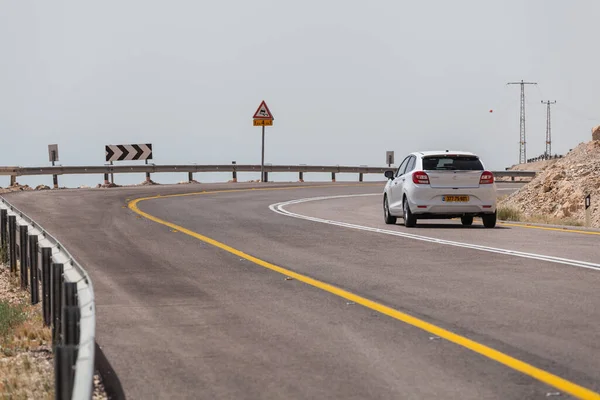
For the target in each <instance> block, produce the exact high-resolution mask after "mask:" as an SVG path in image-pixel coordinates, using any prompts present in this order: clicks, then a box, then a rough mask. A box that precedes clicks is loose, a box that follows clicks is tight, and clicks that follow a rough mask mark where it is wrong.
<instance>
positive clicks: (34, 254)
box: [29, 235, 40, 304]
mask: <svg viewBox="0 0 600 400" xmlns="http://www.w3.org/2000/svg"><path fill="white" fill-rule="evenodd" d="M29 270H30V271H29V276H30V279H31V281H30V286H31V304H37V303H39V301H40V299H39V297H40V296H39V290H40V286H39V285H40V284H39V280H38V276H39V274H38V271H39V270H38V237H37V235H30V236H29Z"/></svg>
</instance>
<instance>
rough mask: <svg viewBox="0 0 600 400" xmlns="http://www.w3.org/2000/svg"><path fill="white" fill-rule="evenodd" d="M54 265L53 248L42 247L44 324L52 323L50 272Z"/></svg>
mask: <svg viewBox="0 0 600 400" xmlns="http://www.w3.org/2000/svg"><path fill="white" fill-rule="evenodd" d="M51 267H52V248H51V247H42V311H43V313H42V314H43V315H44V325H46V326H50V325H52V302H51V300H50V299H51V296H50V291H51V288H52V286H50V274H51V269H50V268H51Z"/></svg>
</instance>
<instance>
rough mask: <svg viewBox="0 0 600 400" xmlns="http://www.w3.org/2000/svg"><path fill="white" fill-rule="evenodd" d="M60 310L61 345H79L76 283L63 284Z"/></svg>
mask: <svg viewBox="0 0 600 400" xmlns="http://www.w3.org/2000/svg"><path fill="white" fill-rule="evenodd" d="M63 293H64V296H63V308H62V339H63V344H70V345H77V344H79V317H80V314H79V307H78V306H77V283H76V282H65V283H64V291H63Z"/></svg>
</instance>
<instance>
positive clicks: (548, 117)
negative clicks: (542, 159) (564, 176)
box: [542, 100, 556, 158]
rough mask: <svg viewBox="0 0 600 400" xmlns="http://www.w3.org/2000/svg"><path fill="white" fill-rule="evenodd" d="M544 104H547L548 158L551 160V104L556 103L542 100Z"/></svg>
mask: <svg viewBox="0 0 600 400" xmlns="http://www.w3.org/2000/svg"><path fill="white" fill-rule="evenodd" d="M542 104H546V106H547V107H548V108H547V111H546V157H547V158H549V157H551V156H552V134H551V131H552V129H551V125H550V104H556V101H550V100H548V101H544V100H542Z"/></svg>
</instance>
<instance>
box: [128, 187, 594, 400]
mask: <svg viewBox="0 0 600 400" xmlns="http://www.w3.org/2000/svg"><path fill="white" fill-rule="evenodd" d="M324 186H330V187H331V186H334V185H323V186H311V187H312V188H317V187H324ZM335 186H341V185H335ZM346 186H350V185H346ZM352 186H356V185H352ZM361 186H362V185H361ZM365 186H366V185H365ZM298 188H308V187H307V186H297V187H283V188H258V189H233V190H219V191H206V192H195V193H183V194H172V195H165V196H160V195H158V196H152V197H143V198H138V199H135V200H132V201H130V202H129V203H128V206H129V208H130V209H131V210H132V211H133V212H135V213H137V214H139V215H141V216H143V217H144V218H147V219H149V220H150V221H153V222H156V223H158V224H161V225H164V226H167V227H169V228H171V229H174V230H177V231H179V232H181V233H185V234H186V235H189V236H191V237H194V238H196V239H198V240H200V241H202V242H204V243H208V244H210V245H213V246H215V247H218V248H219V249H222V250H224V251H227V252H229V253H231V254H234V255H236V256H237V257H240V258H243V259H246V260H248V261H251V262H253V263H255V264H257V265H260V266H261V267H264V268H267V269H269V270H271V271H275V272H278V273H280V274H283V275H286V276H289V277H292V278H294V279H296V280H297V281H300V282H303V283H305V284H307V285H310V286H312V287H315V288H318V289H321V290H323V291H325V292H328V293H331V294H334V295H336V296H339V297H342V298H344V299H346V300H350V301H352V302H354V303H356V304H360V305H362V306H364V307H366V308H369V309H371V310H374V311H377V312H379V313H381V314H384V315H387V316H389V317H391V318H394V319H396V320H398V321H402V322H404V323H406V324H408V325H411V326H414V327H417V328H419V329H422V330H424V331H426V332H429V333H431V334H433V335H435V336H438V337H440V338H444V339H446V340H448V341H450V342H452V343H455V344H457V345H459V346H462V347H464V348H466V349H469V350H471V351H474V352H475V353H478V354H480V355H483V356H485V357H487V358H489V359H491V360H494V361H496V362H499V363H500V364H503V365H505V366H507V367H509V368H512V369H513V370H515V371H519V372H521V373H523V374H525V375H527V376H530V377H532V378H534V379H537V380H538V381H541V382H543V383H545V384H547V385H550V386H553V387H555V388H556V389H558V390H561V391H562V392H564V393H568V394H570V395H572V396H575V397H577V398H580V399H595V400H600V393H596V392H594V391H592V390H590V389H587V388H585V387H583V386H580V385H577V384H576V383H573V382H570V381H568V380H566V379H564V378H561V377H560V376H557V375H554V374H552V373H550V372H548V371H545V370H543V369H540V368H537V367H534V366H533V365H531V364H528V363H526V362H524V361H521V360H518V359H516V358H514V357H511V356H509V355H507V354H504V353H502V352H500V351H498V350H495V349H493V348H491V347H488V346H486V345H484V344H481V343H478V342H476V341H474V340H471V339H468V338H466V337H464V336H461V335H458V334H456V333H453V332H451V331H448V330H446V329H444V328H441V327H439V326H437V325H434V324H431V323H429V322H426V321H423V320H421V319H419V318H416V317H413V316H412V315H409V314H406V313H403V312H401V311H398V310H396V309H393V308H391V307H388V306H385V305H383V304H380V303H377V302H375V301H372V300H369V299H367V298H365V297H362V296H359V295H357V294H354V293H351V292H349V291H346V290H344V289H340V288H338V287H336V286H333V285H330V284H328V283H325V282H322V281H319V280H317V279H313V278H310V277H308V276H305V275H302V274H299V273H297V272H294V271H291V270H289V269H286V268H283V267H280V266H278V265H275V264H272V263H269V262H267V261H264V260H261V259H260V258H257V257H254V256H252V255H250V254H246V253H244V252H243V251H241V250H238V249H236V248H233V247H231V246H229V245H227V244H225V243H221V242H219V241H217V240H215V239H212V238H209V237H207V236H204V235H201V234H199V233H197V232H194V231H192V230H189V229H186V228H184V227H183V226H180V225H177V224H174V223H171V222H168V221H165V220H162V219H160V218H157V217H155V216H153V215H151V214H148V213H146V212H144V211H142V210H140V209H139V207H138V204H139V203H140V202H142V201H146V200H154V199H159V198H160V199H162V198H168V197H183V196H193V195H204V194H218V193H229V192H249V191H259V190H289V189H298Z"/></svg>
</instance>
